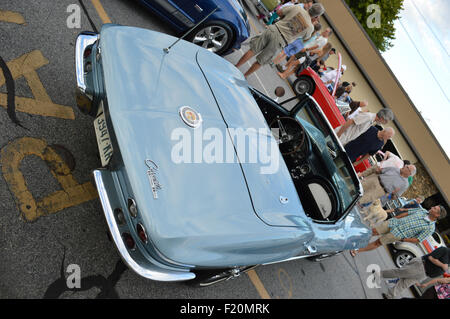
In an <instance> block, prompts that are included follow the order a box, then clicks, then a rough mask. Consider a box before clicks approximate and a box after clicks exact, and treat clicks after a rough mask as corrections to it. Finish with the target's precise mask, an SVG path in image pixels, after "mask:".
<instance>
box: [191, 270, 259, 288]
mask: <svg viewBox="0 0 450 319" xmlns="http://www.w3.org/2000/svg"><path fill="white" fill-rule="evenodd" d="M255 267H256V266H246V267H240V272H239V275H238V276H235V275H234V274H233V273H232V271H233V269H231V268H228V269H214V270H197V271H194V272H195V278H194V279H192V280H189V281H186V282H185V283H186V285H188V286H190V287H194V288H203V287H209V286H212V285H215V284H218V283H220V282H222V281H225V280H229V279H234V278H237V277H239V276H240V275H242V274H243V273H245V272H247V271H249V270H251V269H253V268H255Z"/></svg>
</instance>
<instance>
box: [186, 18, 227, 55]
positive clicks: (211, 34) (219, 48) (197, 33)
mask: <svg viewBox="0 0 450 319" xmlns="http://www.w3.org/2000/svg"><path fill="white" fill-rule="evenodd" d="M189 40H190V41H191V42H192V43H194V44H197V45H199V46H201V47H203V48H205V49H207V50H209V51H211V52H213V53H217V54H219V55H220V54H223V53H225V52H226V51H227V50H228V48H229V47H230V46H231V43H232V42H233V30H232V29H231V27H230V26H229V25H228V24H226V23H224V22H221V21H210V22H207V23H205V24H202V25H200V26H199V27H198V28H197V29H195V30H194V31H192V33H191V35H190V36H189Z"/></svg>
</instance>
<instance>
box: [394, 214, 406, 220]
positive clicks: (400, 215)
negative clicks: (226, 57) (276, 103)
mask: <svg viewBox="0 0 450 319" xmlns="http://www.w3.org/2000/svg"><path fill="white" fill-rule="evenodd" d="M406 216H408V213H401V214H398V215H397V216H395V218H397V219H400V218H403V217H406Z"/></svg>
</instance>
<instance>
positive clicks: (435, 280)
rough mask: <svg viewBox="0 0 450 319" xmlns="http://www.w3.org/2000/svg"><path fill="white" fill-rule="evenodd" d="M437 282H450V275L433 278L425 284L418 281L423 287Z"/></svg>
mask: <svg viewBox="0 0 450 319" xmlns="http://www.w3.org/2000/svg"><path fill="white" fill-rule="evenodd" d="M436 284H450V277H448V278H434V279H432V280H430V281H429V282H426V283H424V284H420V283H418V284H417V286H419V287H421V288H426V287H428V286H431V285H436Z"/></svg>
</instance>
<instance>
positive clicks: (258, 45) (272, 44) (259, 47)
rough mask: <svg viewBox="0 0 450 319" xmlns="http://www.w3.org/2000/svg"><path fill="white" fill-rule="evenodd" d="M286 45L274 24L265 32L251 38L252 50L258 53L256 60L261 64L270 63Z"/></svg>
mask: <svg viewBox="0 0 450 319" xmlns="http://www.w3.org/2000/svg"><path fill="white" fill-rule="evenodd" d="M285 45H286V44H285V43H284V40H283V38H282V37H281V34H280V32H278V30H277V28H276V27H275V26H274V25H270V26H269V27H268V28H267V29H266V30H265V31H264V32H263V33H261V34H259V35H256V36H254V37H253V38H252V39H251V40H250V50H252V51H253V52H254V53H255V54H257V55H256V61H258V63H259V64H261V65H263V64H267V63H269V62H270V61H271V60H272V59H273V58H274V57H275V55H276V54H278V53H279V52H280V51H281V49H282V48H283V47H284V46H285Z"/></svg>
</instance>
